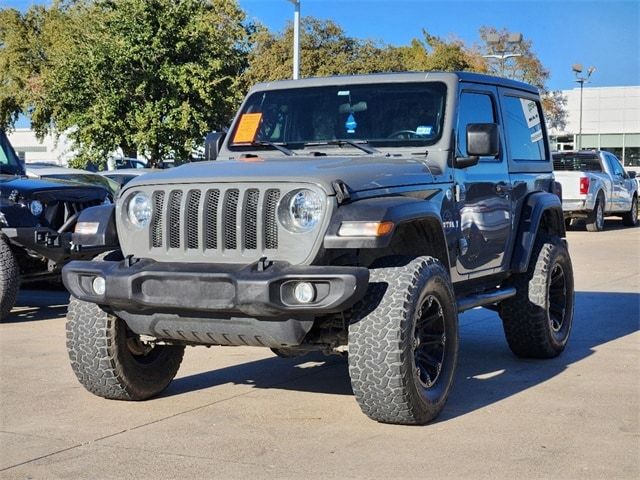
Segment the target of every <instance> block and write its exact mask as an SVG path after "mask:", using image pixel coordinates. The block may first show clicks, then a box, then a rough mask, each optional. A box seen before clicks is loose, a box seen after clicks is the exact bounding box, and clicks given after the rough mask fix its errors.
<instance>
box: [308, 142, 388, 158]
mask: <svg viewBox="0 0 640 480" xmlns="http://www.w3.org/2000/svg"><path fill="white" fill-rule="evenodd" d="M367 143H369V142H367V141H366V140H347V139H340V140H327V141H326V142H305V144H304V146H305V147H312V146H319V145H338V146H339V147H342V146H344V145H350V146H352V147H354V148H357V149H359V150H362V151H363V152H365V153H368V154H369V155H373V154H374V153H382V152H380V150H376V149H375V148H373V147H369V146H367V145H366V144H367Z"/></svg>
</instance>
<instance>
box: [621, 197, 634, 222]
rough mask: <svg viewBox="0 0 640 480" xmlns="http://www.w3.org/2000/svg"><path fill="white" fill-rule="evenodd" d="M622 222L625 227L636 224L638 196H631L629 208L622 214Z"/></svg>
mask: <svg viewBox="0 0 640 480" xmlns="http://www.w3.org/2000/svg"><path fill="white" fill-rule="evenodd" d="M622 224H623V225H625V226H627V227H635V226H636V225H638V197H633V201H632V202H631V210H629V211H628V212H626V213H625V214H624V215H622Z"/></svg>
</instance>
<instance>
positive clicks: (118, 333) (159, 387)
mask: <svg viewBox="0 0 640 480" xmlns="http://www.w3.org/2000/svg"><path fill="white" fill-rule="evenodd" d="M121 258H122V255H121V254H120V252H107V253H105V254H101V255H99V256H98V257H96V258H95V259H94V260H98V261H99V260H112V261H113V260H119V259H121ZM66 328H67V351H68V353H69V359H70V360H71V368H72V369H73V371H74V373H75V374H76V377H78V380H79V381H80V383H81V384H82V385H83V386H84V387H85V388H86V389H87V390H89V391H90V392H91V393H93V394H95V395H98V396H100V397H104V398H109V399H113V400H146V399H148V398H151V397H153V396H155V395H158V394H159V393H160V392H162V391H163V390H164V389H165V388H166V387H167V386H168V385H169V383H170V382H171V380H173V378H174V377H175V376H176V373H178V369H179V368H180V363H181V362H182V357H183V355H184V346H176V345H156V346H154V347H153V348H152V349H151V350H150V351H149V352H147V353H146V354H139V355H134V353H132V349H131V348H130V347H129V345H130V343H128V342H132V341H133V342H134V344H135V339H136V338H137V336H136V335H135V334H134V333H133V332H131V330H129V328H128V327H127V325H126V323H125V322H124V321H123V320H122V319H120V318H118V317H116V316H115V315H112V314H109V313H107V312H106V311H105V310H103V309H102V308H101V307H100V306H99V305H96V304H94V303H89V302H84V301H82V300H78V299H77V298H74V297H71V299H70V301H69V309H68V311H67V326H66Z"/></svg>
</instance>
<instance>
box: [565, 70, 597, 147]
mask: <svg viewBox="0 0 640 480" xmlns="http://www.w3.org/2000/svg"><path fill="white" fill-rule="evenodd" d="M571 68H572V70H573V73H575V74H576V80H575V81H576V83H579V84H580V131H579V133H578V148H577V150H578V151H579V150H580V149H582V90H583V89H584V84H585V82H586V83H589V78H591V74H592V73H593V72H595V71H596V67H589V68H588V69H587V75H586V76H585V75H580V74H581V73H582V64H580V63H576V64H574V65H573V66H572V67H571Z"/></svg>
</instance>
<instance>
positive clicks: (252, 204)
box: [243, 189, 260, 250]
mask: <svg viewBox="0 0 640 480" xmlns="http://www.w3.org/2000/svg"><path fill="white" fill-rule="evenodd" d="M259 199H260V192H259V191H258V190H256V189H251V190H247V198H246V200H245V213H244V216H243V221H244V248H246V249H247V250H255V249H257V248H258V200H259Z"/></svg>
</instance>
